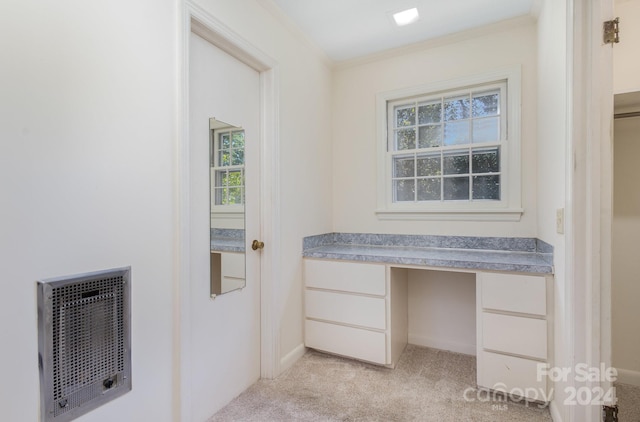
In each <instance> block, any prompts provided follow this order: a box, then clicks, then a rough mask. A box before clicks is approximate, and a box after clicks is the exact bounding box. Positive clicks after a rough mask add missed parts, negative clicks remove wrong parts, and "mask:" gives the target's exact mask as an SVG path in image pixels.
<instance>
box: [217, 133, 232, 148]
mask: <svg viewBox="0 0 640 422" xmlns="http://www.w3.org/2000/svg"><path fill="white" fill-rule="evenodd" d="M230 139H231V134H230V133H229V132H227V133H221V134H220V142H219V144H218V148H219V149H224V148H229V146H230V145H231V140H230Z"/></svg>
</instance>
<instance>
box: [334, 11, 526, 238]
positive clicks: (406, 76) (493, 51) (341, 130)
mask: <svg viewBox="0 0 640 422" xmlns="http://www.w3.org/2000/svg"><path fill="white" fill-rule="evenodd" d="M486 32H487V33H477V32H474V33H470V34H469V35H468V36H467V37H464V36H458V37H456V38H453V39H452V40H451V41H450V42H441V43H437V44H435V45H432V46H430V47H429V46H426V47H425V48H422V49H417V48H412V49H409V51H407V52H405V53H404V54H395V55H391V56H389V57H386V56H383V57H382V58H380V59H378V60H375V61H367V62H364V63H355V64H353V65H351V66H346V67H340V68H338V69H337V70H336V72H335V75H334V85H333V145H334V147H333V174H334V178H333V191H334V196H333V198H334V199H333V215H334V230H335V231H345V232H365V233H403V234H405V233H406V234H443V235H471V236H532V237H533V236H535V235H536V198H535V196H536V70H537V69H536V28H535V24H534V23H532V22H529V21H519V22H518V23H517V24H512V25H505V26H504V27H501V28H500V29H497V30H493V31H486ZM513 65H521V66H522V81H523V82H522V157H523V159H522V206H523V208H524V210H525V211H524V215H523V216H522V219H521V221H519V222H482V223H478V222H477V221H463V222H460V221H456V222H446V221H445V222H442V221H380V220H378V219H377V217H376V214H375V213H374V211H375V209H376V207H377V196H376V195H377V174H376V169H377V138H376V107H375V106H376V103H375V99H376V94H377V93H379V92H384V91H390V90H394V89H400V88H406V87H412V86H418V85H424V84H427V83H432V82H436V81H446V80H450V79H455V78H459V77H462V76H470V75H475V74H477V73H483V72H488V71H491V70H494V69H497V68H501V67H506V66H513Z"/></svg>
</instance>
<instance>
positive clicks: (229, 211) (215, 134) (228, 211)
mask: <svg viewBox="0 0 640 422" xmlns="http://www.w3.org/2000/svg"><path fill="white" fill-rule="evenodd" d="M232 132H244V129H243V128H240V127H233V128H231V127H229V128H220V129H211V132H210V133H211V139H210V149H209V151H210V154H211V155H210V158H209V172H210V175H209V177H210V185H209V192H210V202H211V214H216V218H229V219H238V218H244V201H243V203H242V205H235V204H234V205H220V204H216V201H215V193H214V189H215V188H217V185H216V179H215V177H216V171H219V170H236V169H241V170H242V174H243V180H244V177H245V175H244V171H245V165H244V164H242V165H233V166H231V165H229V166H221V165H220V163H219V162H218V161H219V154H218V152H219V148H218V139H219V136H220V134H221V133H232ZM245 145H246V138H245ZM245 151H246V148H245ZM211 160H213V161H214V164H215V165H214V166H212V165H211ZM245 163H246V157H245ZM242 188H243V189H245V185H244V184H243V185H242Z"/></svg>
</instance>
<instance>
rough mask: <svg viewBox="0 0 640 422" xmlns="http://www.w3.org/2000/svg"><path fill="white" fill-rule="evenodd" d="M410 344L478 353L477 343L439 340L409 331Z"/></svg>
mask: <svg viewBox="0 0 640 422" xmlns="http://www.w3.org/2000/svg"><path fill="white" fill-rule="evenodd" d="M409 344H415V345H416V346H422V347H430V348H432V349H440V350H449V351H451V352H456V353H462V354H465V355H471V356H475V355H476V352H477V350H476V345H475V344H464V343H457V342H454V341H445V340H439V339H435V338H432V337H426V336H421V335H417V334H412V333H409Z"/></svg>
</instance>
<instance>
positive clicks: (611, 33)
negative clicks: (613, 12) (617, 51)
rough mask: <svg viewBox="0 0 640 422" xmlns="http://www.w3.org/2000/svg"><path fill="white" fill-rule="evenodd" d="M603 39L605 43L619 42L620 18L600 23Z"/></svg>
mask: <svg viewBox="0 0 640 422" xmlns="http://www.w3.org/2000/svg"><path fill="white" fill-rule="evenodd" d="M602 32H603V41H604V43H605V44H617V43H619V42H620V18H615V19H614V20H612V21H606V22H605V23H604V24H603V25H602Z"/></svg>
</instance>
